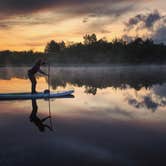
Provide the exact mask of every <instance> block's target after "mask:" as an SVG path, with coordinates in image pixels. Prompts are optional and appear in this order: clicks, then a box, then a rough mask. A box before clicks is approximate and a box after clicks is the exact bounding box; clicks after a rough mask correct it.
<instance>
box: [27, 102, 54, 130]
mask: <svg viewBox="0 0 166 166" xmlns="http://www.w3.org/2000/svg"><path fill="white" fill-rule="evenodd" d="M37 111H38V106H37V102H36V99H32V112H31V114H30V117H29V120H30V121H31V122H32V123H34V124H35V125H36V126H37V127H38V129H39V131H41V132H44V131H45V128H48V129H49V130H50V131H53V128H52V127H51V126H49V125H47V124H44V121H46V120H47V119H49V118H51V116H48V117H45V118H43V119H40V118H39V117H38V116H37Z"/></svg>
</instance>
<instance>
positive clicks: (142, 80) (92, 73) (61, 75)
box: [0, 66, 166, 95]
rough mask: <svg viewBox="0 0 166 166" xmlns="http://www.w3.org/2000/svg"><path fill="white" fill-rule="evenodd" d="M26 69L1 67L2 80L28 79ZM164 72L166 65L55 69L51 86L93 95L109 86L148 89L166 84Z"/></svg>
mask: <svg viewBox="0 0 166 166" xmlns="http://www.w3.org/2000/svg"><path fill="white" fill-rule="evenodd" d="M20 70H21V71H22V72H20ZM27 70H28V67H24V68H23V67H22V68H21V69H20V68H17V67H13V68H1V71H2V72H1V73H0V79H8V80H10V79H11V78H15V77H16V78H22V79H28V77H27V74H26V73H27ZM45 70H47V69H46V68H45ZM165 71H166V66H117V67H116V66H113V67H86V68H84V67H67V68H65V67H52V68H51V86H52V88H53V89H56V88H58V87H59V86H62V87H66V86H67V84H72V85H74V86H78V87H82V86H85V93H91V94H94V95H95V94H96V93H97V89H104V88H108V87H113V88H115V89H117V88H120V89H126V88H128V86H129V87H131V88H134V89H135V90H140V89H141V88H143V87H144V88H146V89H147V88H151V87H152V86H153V85H158V84H159V85H162V84H164V83H165V82H166V75H165ZM46 81H47V80H46Z"/></svg>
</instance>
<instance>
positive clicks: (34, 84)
mask: <svg viewBox="0 0 166 166" xmlns="http://www.w3.org/2000/svg"><path fill="white" fill-rule="evenodd" d="M28 77H29V79H30V81H31V93H36V78H35V76H34V75H33V74H31V73H28Z"/></svg>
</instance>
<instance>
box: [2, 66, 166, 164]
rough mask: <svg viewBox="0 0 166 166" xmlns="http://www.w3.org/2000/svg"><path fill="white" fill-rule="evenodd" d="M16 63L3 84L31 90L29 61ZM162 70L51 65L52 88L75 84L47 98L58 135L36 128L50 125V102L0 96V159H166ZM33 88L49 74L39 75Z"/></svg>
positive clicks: (153, 161) (16, 161)
mask: <svg viewBox="0 0 166 166" xmlns="http://www.w3.org/2000/svg"><path fill="white" fill-rule="evenodd" d="M15 69H16V68H15ZM15 69H13V70H11V68H9V70H10V72H11V73H10V72H9V71H8V74H7V72H6V76H4V77H3V78H1V79H0V84H1V90H3V92H9V91H10V90H11V89H12V90H15V91H18V90H20V91H21V92H23V91H30V82H29V80H28V78H24V70H25V69H26V68H23V70H22V71H23V73H22V72H20V69H19V70H18V69H16V70H15ZM160 69H161V70H160ZM164 70H165V68H164V67H161V68H160V67H159V68H157V67H155V68H142V69H141V68H138V69H136V68H134V67H131V68H125V67H123V68H118V67H117V68H116V67H114V68H78V67H77V68H52V71H51V73H52V74H51V75H52V86H51V91H54V89H56V90H62V89H63V90H64V88H67V89H68V88H69V87H70V86H71V85H72V86H73V87H74V90H75V93H74V95H75V98H74V99H58V100H56V99H55V100H56V103H55V102H52V103H51V112H52V115H53V116H51V117H52V118H53V120H54V122H55V115H56V134H55V132H45V133H44V134H41V132H38V131H37V132H36V129H37V130H38V129H39V130H40V127H41V126H42V131H43V128H45V129H46V130H48V131H49V130H50V129H49V127H50V128H52V127H51V124H49V120H50V118H49V116H48V106H49V105H48V101H45V100H37V101H35V100H25V101H2V102H0V107H1V112H0V131H1V141H0V147H1V151H0V165H6V166H11V165H12V166H15V165H25V166H26V165H27V166H29V165H40V166H45V165H72V166H75V165H77V166H78V165H102V166H107V165H108V166H110V165H118V166H128V165H132V166H135V165H136V166H137V165H141V166H147V165H151V166H152V165H154V166H155V165H166V159H165V153H166V111H165V110H166V106H165V104H166V78H165V77H166V76H165V74H164ZM9 73H10V74H9ZM25 73H26V70H25ZM0 75H1V76H2V75H3V74H2V72H0ZM5 77H6V78H8V80H7V79H6V78H5ZM15 77H17V78H15ZM5 79H6V80H5ZM145 80H146V81H145ZM3 87H5V88H6V89H5V88H4V89H3ZM37 88H38V89H37V90H38V91H40V90H41V91H42V90H43V89H46V88H47V80H45V79H44V78H41V77H39V78H38V87H37ZM39 115H40V116H41V117H46V118H40V116H39ZM30 119H31V120H32V121H33V122H32V123H33V124H32V123H31V122H30ZM46 119H47V120H46ZM43 120H45V121H43ZM45 125H48V126H49V127H46V126H45ZM43 126H44V127H43ZM20 132H21V133H22V134H21V135H20Z"/></svg>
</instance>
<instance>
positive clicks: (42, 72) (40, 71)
mask: <svg viewBox="0 0 166 166" xmlns="http://www.w3.org/2000/svg"><path fill="white" fill-rule="evenodd" d="M38 72H39V73H41V74H44V75H46V76H48V74H47V73H45V72H44V71H42V70H41V69H39V70H38Z"/></svg>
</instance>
